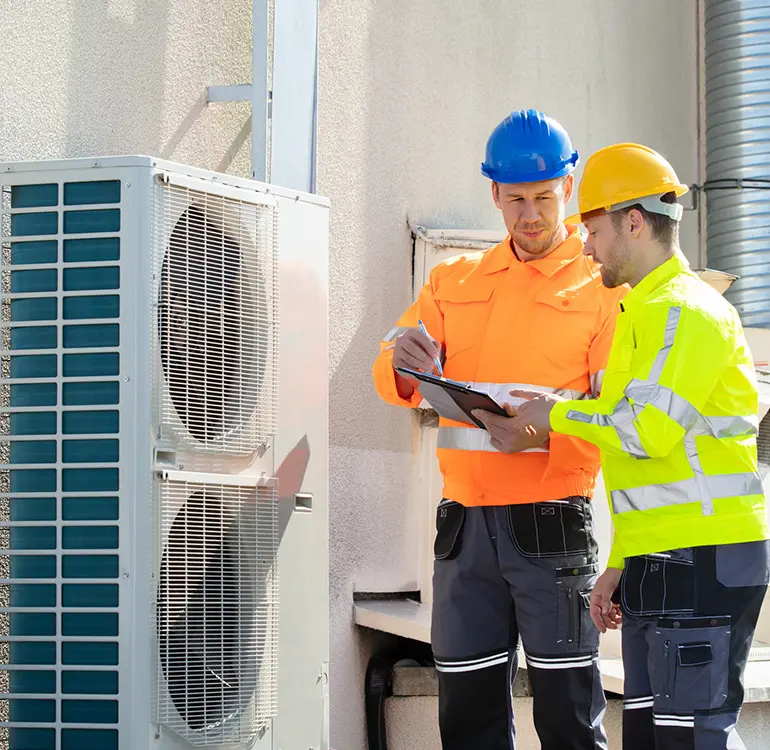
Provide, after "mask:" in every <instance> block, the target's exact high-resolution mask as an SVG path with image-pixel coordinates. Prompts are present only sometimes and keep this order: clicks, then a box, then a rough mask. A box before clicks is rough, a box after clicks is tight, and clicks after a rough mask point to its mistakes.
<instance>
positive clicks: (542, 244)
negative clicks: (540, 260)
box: [514, 227, 559, 255]
mask: <svg viewBox="0 0 770 750" xmlns="http://www.w3.org/2000/svg"><path fill="white" fill-rule="evenodd" d="M558 234H559V228H558V227H557V228H556V229H555V230H554V231H553V232H552V233H551V234H550V235H548V237H547V238H546V239H544V240H528V239H527V238H526V237H523V238H521V239H516V240H514V243H515V244H516V245H518V246H519V247H520V248H521V249H522V250H523V251H524V252H525V253H527V254H529V255H542V254H543V253H545V252H547V251H548V250H550V249H551V248H552V247H553V246H554V243H555V242H556V237H557V236H558Z"/></svg>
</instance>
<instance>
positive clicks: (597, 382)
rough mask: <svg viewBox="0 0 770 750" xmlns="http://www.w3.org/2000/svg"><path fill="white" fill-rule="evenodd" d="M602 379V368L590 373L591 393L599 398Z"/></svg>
mask: <svg viewBox="0 0 770 750" xmlns="http://www.w3.org/2000/svg"><path fill="white" fill-rule="evenodd" d="M603 381H604V370H598V371H597V372H594V373H592V375H591V395H592V396H593V397H594V398H599V394H600V393H601V392H602V382H603Z"/></svg>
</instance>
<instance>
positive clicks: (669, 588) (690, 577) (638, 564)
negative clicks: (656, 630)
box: [620, 549, 695, 617]
mask: <svg viewBox="0 0 770 750" xmlns="http://www.w3.org/2000/svg"><path fill="white" fill-rule="evenodd" d="M694 586H695V578H694V574H693V563H692V550H691V549H686V550H676V551H673V552H671V553H670V554H669V555H668V556H666V557H664V556H658V555H642V556H640V557H630V558H628V559H627V560H626V567H625V570H624V571H623V577H622V579H621V581H620V589H621V595H622V607H623V610H624V611H626V612H627V613H628V614H631V615H635V616H637V617H648V616H655V615H667V614H689V613H691V612H692V611H693V606H694Z"/></svg>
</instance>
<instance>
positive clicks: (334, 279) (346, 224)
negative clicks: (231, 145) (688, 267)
mask: <svg viewBox="0 0 770 750" xmlns="http://www.w3.org/2000/svg"><path fill="white" fill-rule="evenodd" d="M695 40H696V9H695V0H678V2H676V3H672V2H671V1H670V0H647V2H644V3H639V2H636V0H616V1H615V2H606V0H582V1H581V2H574V1H573V0H538V2H536V3H533V2H527V0H479V1H478V2H473V3H468V2H465V1H464V0H445V1H444V2H441V3H436V2H435V1H432V0H354V1H352V0H321V16H320V82H319V83H320V112H319V166H318V179H319V190H320V192H322V193H324V194H326V195H328V196H329V197H330V198H331V199H332V239H331V252H332V264H331V295H332V297H331V305H332V308H331V309H332V312H331V352H332V365H331V419H330V423H331V426H332V427H331V441H332V448H331V450H332V464H331V477H332V480H331V481H332V485H331V528H332V560H331V571H332V576H331V591H332V623H331V626H332V627H331V632H332V673H331V700H332V718H331V731H332V747H336V748H341V749H343V750H361V748H364V747H365V740H364V723H363V703H362V686H363V668H364V666H365V664H366V657H367V655H368V646H367V645H366V644H363V643H362V642H361V641H360V640H359V636H358V635H357V634H356V632H355V628H354V626H353V625H352V624H351V604H352V596H353V592H354V590H359V591H392V590H400V589H413V588H415V587H416V585H417V555H418V539H417V533H416V528H415V511H414V505H415V504H414V502H412V498H410V489H411V486H412V481H413V480H412V475H411V461H412V458H411V448H412V445H413V443H414V441H415V434H414V431H413V423H412V421H411V419H410V416H409V415H408V414H406V413H403V412H401V411H399V410H398V409H395V408H393V407H387V406H384V405H382V404H380V403H378V400H377V398H376V396H375V394H374V392H373V390H372V387H371V385H370V374H369V368H370V365H371V361H372V358H373V357H374V356H375V353H376V351H377V342H378V339H379V338H380V336H382V335H383V334H384V333H385V332H386V331H388V330H389V329H390V327H391V326H392V325H393V322H394V319H395V318H396V317H397V315H398V314H399V313H400V312H401V310H403V309H404V308H405V307H406V305H407V304H408V303H409V301H410V281H411V242H410V236H409V232H408V230H407V226H406V221H407V218H410V219H412V220H414V221H417V222H419V223H421V224H424V225H427V226H431V227H438V226H443V227H447V226H451V227H462V228H485V229H489V228H494V227H498V226H500V222H499V218H498V215H497V212H496V210H495V209H494V206H493V204H492V202H491V200H490V198H489V186H488V184H487V182H486V181H485V180H484V179H483V178H482V177H481V176H480V174H479V164H480V163H481V161H482V159H483V151H484V143H485V141H486V137H487V135H488V133H489V131H490V130H491V128H492V127H494V125H495V124H497V122H498V121H499V120H500V119H502V118H503V117H504V116H505V115H506V114H507V113H508V112H509V111H510V110H512V109H517V108H520V107H538V108H541V109H544V110H545V111H547V112H549V113H551V114H553V115H554V116H555V117H557V118H558V119H559V120H561V122H562V123H563V124H564V125H565V126H566V127H567V128H568V129H569V130H570V131H571V133H572V136H573V138H574V140H575V143H576V144H577V146H578V147H579V149H580V150H581V152H582V153H583V155H584V159H585V157H587V156H588V154H589V153H590V151H591V150H592V149H596V148H598V147H600V146H604V145H606V144H608V143H610V142H613V141H619V140H639V141H642V142H644V143H647V144H649V145H651V146H653V147H655V148H657V149H659V150H661V151H663V152H664V153H666V154H667V155H668V156H669V157H670V158H671V159H672V160H673V162H674V163H675V164H676V166H677V168H678V169H679V171H680V174H681V177H682V179H684V180H686V181H688V182H693V181H695V180H696V179H697V178H698V175H697V173H696V168H697V163H696V159H697V140H696V112H697V101H696V97H697V94H696V49H695V45H696V41H695ZM694 227H695V222H694V219H693V216H692V215H689V216H688V217H687V221H686V226H685V232H684V239H685V245H686V250H687V251H688V254H689V255H690V256H691V257H692V256H693V255H694V251H695V245H694V243H695V232H694ZM367 637H369V636H367Z"/></svg>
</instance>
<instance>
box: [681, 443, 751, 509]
mask: <svg viewBox="0 0 770 750" xmlns="http://www.w3.org/2000/svg"><path fill="white" fill-rule="evenodd" d="M684 449H685V452H686V453H687V460H688V461H689V462H690V467H691V468H692V471H693V474H694V475H695V483H696V484H697V485H698V490H697V494H696V495H695V496H694V497H695V498H700V507H701V510H702V512H703V515H704V516H713V515H714V496H713V494H712V491H711V485H710V483H709V481H708V478H707V477H706V473H705V472H704V471H703V466H702V465H701V462H700V456H699V455H698V447H697V446H696V445H695V435H687V436H686V437H685V439H684ZM735 494H741V493H740V492H739V493H735Z"/></svg>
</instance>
